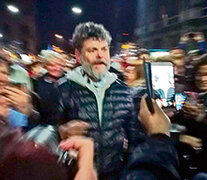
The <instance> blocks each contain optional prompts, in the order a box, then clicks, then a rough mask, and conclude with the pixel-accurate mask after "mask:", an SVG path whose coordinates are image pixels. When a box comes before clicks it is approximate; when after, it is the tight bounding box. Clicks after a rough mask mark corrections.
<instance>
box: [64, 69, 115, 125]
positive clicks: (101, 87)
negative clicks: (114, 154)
mask: <svg viewBox="0 0 207 180" xmlns="http://www.w3.org/2000/svg"><path fill="white" fill-rule="evenodd" d="M84 74H85V73H84V70H83V68H82V67H81V66H80V67H77V68H75V69H74V70H73V71H70V72H69V73H68V75H67V78H68V79H69V80H71V81H73V82H75V83H77V84H79V85H81V86H83V87H86V88H88V89H89V90H90V91H91V92H93V93H94V95H95V97H96V101H97V105H98V115H99V124H100V125H101V124H102V110H103V99H104V95H105V91H106V90H107V89H108V88H109V87H110V86H111V84H112V83H113V82H115V81H116V79H117V75H116V74H114V73H110V72H107V73H106V75H105V76H104V77H103V78H102V79H101V81H99V82H94V81H92V80H91V79H89V77H88V76H87V75H84Z"/></svg>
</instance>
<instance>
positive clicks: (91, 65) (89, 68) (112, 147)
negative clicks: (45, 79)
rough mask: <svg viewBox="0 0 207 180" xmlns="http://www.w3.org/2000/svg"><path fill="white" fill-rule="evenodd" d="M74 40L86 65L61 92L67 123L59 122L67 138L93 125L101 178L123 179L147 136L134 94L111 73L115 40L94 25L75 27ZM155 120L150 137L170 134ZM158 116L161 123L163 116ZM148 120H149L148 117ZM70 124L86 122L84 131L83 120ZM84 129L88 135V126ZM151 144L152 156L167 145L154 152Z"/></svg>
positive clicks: (103, 29) (79, 56)
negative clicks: (123, 171)
mask: <svg viewBox="0 0 207 180" xmlns="http://www.w3.org/2000/svg"><path fill="white" fill-rule="evenodd" d="M72 41H73V45H74V48H75V56H76V59H77V61H79V63H80V64H81V66H79V67H77V68H76V69H74V70H73V71H71V73H70V74H69V75H68V78H69V81H68V86H67V87H66V86H65V84H64V85H63V86H60V89H59V90H60V91H61V94H62V108H63V109H62V110H63V111H62V112H64V113H65V117H64V118H63V119H64V121H62V122H60V123H63V124H64V123H66V124H65V125H62V127H63V126H64V127H66V128H65V129H66V130H65V131H66V132H65V133H63V134H66V137H67V135H68V136H71V134H75V135H80V133H78V132H77V133H72V131H78V130H80V129H81V126H85V127H90V130H89V132H88V135H89V136H90V137H91V138H93V139H94V148H95V167H96V168H97V172H98V179H107V180H109V179H110V180H112V179H120V178H121V177H120V173H121V172H122V170H123V169H124V166H125V165H126V164H127V162H128V159H129V157H130V154H131V152H134V149H135V146H137V145H138V144H142V143H141V142H143V141H144V139H145V138H144V137H146V136H145V135H144V132H143V130H142V128H141V125H140V122H139V121H138V118H137V116H136V111H137V110H136V108H135V106H134V103H133V98H132V96H131V94H130V92H131V91H130V89H129V88H128V87H127V86H126V85H125V84H124V83H123V82H122V81H121V80H119V79H118V78H117V76H116V75H115V74H113V73H110V72H109V71H108V70H109V68H110V53H109V46H110V43H111V36H110V34H109V32H108V31H107V30H106V29H105V28H104V27H103V26H102V25H100V24H95V23H93V22H87V23H82V24H79V25H78V26H76V28H75V32H74V34H73V38H72ZM61 87H62V88H61ZM144 114H145V115H146V113H144ZM150 117H152V119H153V121H152V122H153V123H155V122H157V125H153V128H151V130H152V131H151V130H150V132H148V133H149V134H150V135H151V134H153V133H164V134H166V132H167V131H168V130H169V127H168V125H167V126H166V127H167V128H164V129H165V130H164V131H162V130H161V129H162V128H160V126H159V125H160V123H159V122H158V121H156V120H155V119H154V117H155V116H150ZM156 117H159V119H160V116H156ZM145 118H146V119H148V117H147V116H146V117H145ZM141 119H143V118H141ZM161 119H162V118H161ZM71 120H81V121H83V122H80V123H79V124H80V127H79V128H76V129H74V128H73V127H74V126H77V124H78V122H77V121H76V122H75V123H74V124H73V125H71V124H69V123H72V122H74V121H71ZM86 124H88V125H86ZM155 124H156V123H155ZM164 124H165V123H164ZM67 127H68V132H67ZM62 129H64V128H62ZM166 129H168V130H167V131H166ZM82 130H83V131H84V128H82ZM63 131H64V130H63ZM168 135H169V134H168ZM64 136H65V135H64ZM150 143H151V142H147V143H146V144H145V145H146V146H145V145H144V146H143V147H142V148H144V147H146V148H147V149H150V154H153V152H157V148H158V149H159V148H162V147H164V146H165V145H164V144H163V145H164V146H159V147H157V148H155V149H156V151H154V148H150V145H149V144H150ZM165 144H166V143H165ZM142 148H141V149H140V147H139V150H140V153H141V154H140V155H144V154H145V150H146V149H145V150H144V149H142ZM165 149H168V148H166V147H165ZM165 149H163V150H164V151H165ZM166 152H168V151H166ZM145 155H146V154H145ZM139 157H141V156H139ZM142 157H143V156H142ZM141 159H142V158H141ZM145 159H146V158H143V159H142V160H145ZM142 160H141V161H142ZM146 160H147V159H146ZM162 162H163V161H162ZM165 162H166V161H165ZM166 167H167V166H166Z"/></svg>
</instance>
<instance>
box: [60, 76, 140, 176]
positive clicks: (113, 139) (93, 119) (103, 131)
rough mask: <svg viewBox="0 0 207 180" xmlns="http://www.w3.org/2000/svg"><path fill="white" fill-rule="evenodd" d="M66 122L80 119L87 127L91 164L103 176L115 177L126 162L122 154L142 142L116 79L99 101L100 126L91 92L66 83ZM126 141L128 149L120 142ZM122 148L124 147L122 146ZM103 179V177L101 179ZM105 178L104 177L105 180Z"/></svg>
mask: <svg viewBox="0 0 207 180" xmlns="http://www.w3.org/2000/svg"><path fill="white" fill-rule="evenodd" d="M62 95H63V104H64V112H65V114H66V117H64V118H65V119H66V121H62V122H61V123H64V122H67V121H69V120H70V119H80V120H83V121H86V122H88V123H89V124H90V125H91V130H90V136H91V137H93V139H94V140H95V162H96V167H97V169H98V172H99V174H100V176H101V175H103V176H104V177H107V176H106V175H107V174H110V179H113V178H112V177H113V175H114V176H115V177H118V174H119V172H120V171H121V169H122V168H123V164H124V160H125V159H126V156H125V155H126V151H128V152H129V151H130V148H131V149H133V148H132V146H133V145H135V144H137V143H139V141H142V140H141V139H142V138H141V137H142V134H143V131H142V129H141V126H140V124H139V122H138V119H137V118H136V116H135V108H134V104H133V100H132V98H131V96H130V91H129V88H128V87H127V86H126V85H125V84H123V83H122V82H121V81H119V80H116V81H115V82H114V83H112V84H111V86H110V87H109V88H108V89H107V90H106V92H105V97H104V101H103V114H102V124H99V118H98V108H97V102H96V98H95V95H94V94H93V92H91V91H90V90H88V89H87V88H85V87H82V86H80V85H79V84H77V83H75V82H72V81H69V82H68V87H66V86H65V85H64V86H63V88H62ZM126 140H128V147H129V148H127V147H126V149H125V148H124V142H126ZM125 146H126V145H125ZM101 179H103V178H101ZM106 179H107V178H106Z"/></svg>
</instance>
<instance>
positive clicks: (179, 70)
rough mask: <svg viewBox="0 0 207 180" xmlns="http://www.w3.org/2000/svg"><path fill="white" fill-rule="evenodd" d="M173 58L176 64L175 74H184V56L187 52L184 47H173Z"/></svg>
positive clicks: (171, 52)
mask: <svg viewBox="0 0 207 180" xmlns="http://www.w3.org/2000/svg"><path fill="white" fill-rule="evenodd" d="M170 56H171V58H172V59H171V60H172V62H173V63H174V65H175V75H180V76H182V75H184V72H185V69H184V56H185V53H184V51H183V50H182V49H173V50H171V51H170Z"/></svg>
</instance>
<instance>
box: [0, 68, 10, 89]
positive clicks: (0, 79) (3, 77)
mask: <svg viewBox="0 0 207 180" xmlns="http://www.w3.org/2000/svg"><path fill="white" fill-rule="evenodd" d="M8 81H9V67H8V65H7V64H0V87H5V85H6V84H7V83H8Z"/></svg>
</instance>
